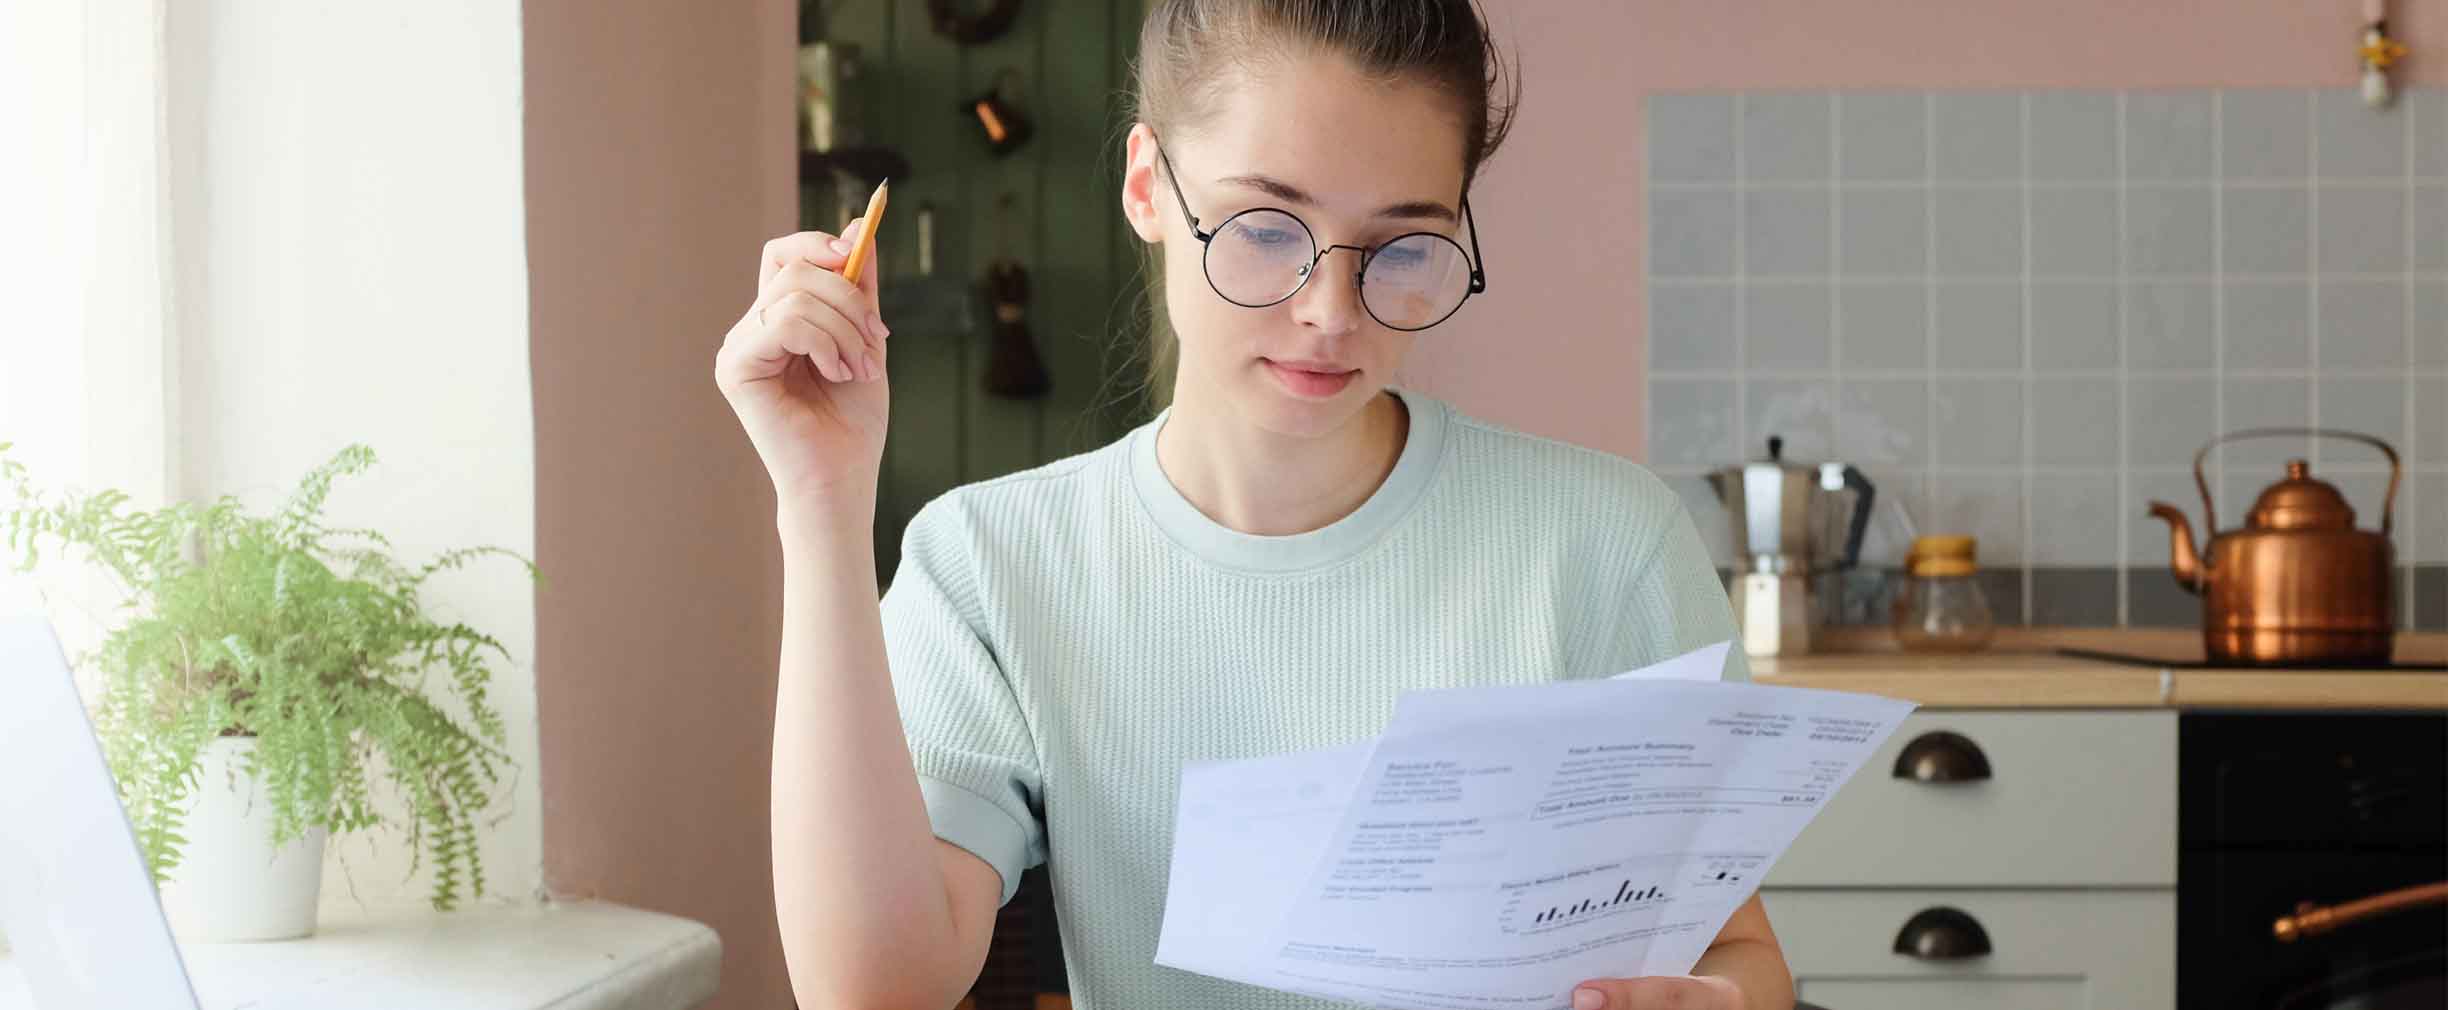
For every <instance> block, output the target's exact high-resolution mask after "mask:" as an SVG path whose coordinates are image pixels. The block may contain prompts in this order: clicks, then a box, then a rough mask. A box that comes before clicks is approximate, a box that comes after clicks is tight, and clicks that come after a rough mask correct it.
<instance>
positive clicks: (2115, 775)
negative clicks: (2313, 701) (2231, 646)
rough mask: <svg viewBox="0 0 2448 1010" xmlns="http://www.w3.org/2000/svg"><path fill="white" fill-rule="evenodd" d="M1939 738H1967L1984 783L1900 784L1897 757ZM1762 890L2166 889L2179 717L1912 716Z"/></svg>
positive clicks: (2170, 872)
mask: <svg viewBox="0 0 2448 1010" xmlns="http://www.w3.org/2000/svg"><path fill="white" fill-rule="evenodd" d="M1939 733H1953V734H1957V735H1958V736H1960V737H1961V738H1962V741H1968V743H1969V747H1970V748H1972V749H1975V750H1977V752H1978V753H1979V755H1980V756H1981V757H1982V758H1985V759H1986V763H1987V768H1988V776H1987V777H1986V778H1981V779H1976V780H1971V781H1957V782H1945V783H1932V782H1925V781H1919V780H1916V779H1913V778H1898V777H1896V774H1895V769H1896V756H1897V754H1899V753H1901V752H1902V751H1904V750H1905V749H1906V748H1908V747H1911V746H1912V745H1913V743H1914V741H1916V740H1922V739H1923V738H1924V737H1925V735H1931V736H1930V740H1931V742H1932V743H1936V742H1937V740H1938V738H1937V737H1936V736H1934V734H1939ZM1925 746H1926V745H1925ZM1938 749H1943V748H1938ZM1767 883H1768V886H1771V887H1776V886H1812V887H1855V886H1907V887H2022V886H2088V885H2103V884H2105V885H2119V886H2173V885H2174V884H2175V883H2176V713H2174V712H2172V711H2151V712H2098V711H2040V712H2029V711H2026V712H1950V711H1925V712H1915V713H1913V714H1912V715H1911V716H1910V717H1908V718H1907V719H1905V721H1904V725H1903V727H1902V728H1901V729H1898V730H1897V731H1896V733H1895V735H1894V736H1893V737H1891V738H1889V739H1888V740H1887V742H1886V743H1885V744H1883V745H1881V746H1880V748H1879V751H1878V753H1877V754H1876V755H1875V756H1873V757H1872V758H1871V759H1870V761H1869V763H1868V764H1865V765H1863V766H1862V769H1861V771H1860V772H1859V773H1858V774H1856V775H1855V776H1854V777H1853V780H1852V781H1850V782H1847V783H1845V786H1844V788H1843V789H1842V790H1840V791H1838V792H1837V794H1836V796H1835V797H1834V798H1833V799H1831V800H1829V801H1828V804H1827V807H1826V808H1825V809H1823V810H1821V811H1820V813H1819V816H1818V817H1817V818H1815V819H1813V820H1812V821H1811V824H1810V826H1809V827H1808V828H1805V829H1803V832H1802V836H1801V838H1799V839H1797V840H1796V841H1795V843H1794V846H1793V848H1792V849H1791V850H1789V851H1787V852H1786V853H1785V857H1784V858H1783V859H1780V860H1778V861H1777V864H1776V866H1775V867H1774V868H1772V869H1771V870H1770V871H1769V874H1768V880H1767Z"/></svg>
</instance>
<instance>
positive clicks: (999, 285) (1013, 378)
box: [981, 193, 1053, 400]
mask: <svg viewBox="0 0 2448 1010" xmlns="http://www.w3.org/2000/svg"><path fill="white" fill-rule="evenodd" d="M1015 202H1017V198H1016V197H1014V196H1013V195H1012V194H1010V193H1005V194H1003V195H1002V196H1001V197H999V198H997V199H996V200H995V258H994V260H993V261H992V262H990V263H988V264H987V265H986V277H985V280H984V281H983V282H981V286H982V287H983V288H984V289H985V292H986V305H987V307H988V309H989V310H990V311H991V313H992V317H993V320H994V321H993V323H992V324H990V326H989V329H988V332H989V333H991V334H992V340H991V342H990V343H989V344H988V350H987V357H986V374H985V376H984V383H983V384H984V386H985V389H986V392H987V394H988V395H991V396H1000V397H1003V398H1005V399H1012V400H1033V399H1036V398H1037V397H1040V396H1044V395H1045V394H1046V390H1048V389H1050V388H1052V386H1053V380H1052V379H1051V378H1050V377H1048V376H1047V375H1046V370H1045V362H1044V360H1043V359H1041V358H1039V357H1038V355H1037V342H1036V341H1035V339H1033V338H1032V337H1030V335H1029V329H1028V300H1029V277H1028V268H1027V267H1024V266H1022V265H1020V261H1019V260H1017V259H1014V258H1012V255H1011V215H1012V205H1013V204H1014V203H1015Z"/></svg>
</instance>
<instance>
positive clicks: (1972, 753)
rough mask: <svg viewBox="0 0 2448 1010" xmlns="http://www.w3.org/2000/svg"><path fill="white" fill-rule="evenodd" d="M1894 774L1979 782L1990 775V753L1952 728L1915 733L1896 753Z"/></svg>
mask: <svg viewBox="0 0 2448 1010" xmlns="http://www.w3.org/2000/svg"><path fill="white" fill-rule="evenodd" d="M1895 777H1897V778H1900V779H1911V780H1913V781H1915V782H1933V783H1938V782H1979V781H1982V780H1984V779H1987V778H1988V777H1989V756H1988V755H1986V754H1983V753H1981V749H1980V745H1979V744H1976V743H1973V742H1972V738H1971V737H1968V736H1965V735H1963V734H1961V733H1957V732H1955V731H1953V730H1944V729H1938V730H1931V731H1929V732H1927V733H1923V734H1921V735H1920V736H1917V737H1914V738H1913V739H1912V742H1911V743H1908V744H1905V745H1904V750H1903V752H1901V753H1899V754H1897V755H1896V763H1895Z"/></svg>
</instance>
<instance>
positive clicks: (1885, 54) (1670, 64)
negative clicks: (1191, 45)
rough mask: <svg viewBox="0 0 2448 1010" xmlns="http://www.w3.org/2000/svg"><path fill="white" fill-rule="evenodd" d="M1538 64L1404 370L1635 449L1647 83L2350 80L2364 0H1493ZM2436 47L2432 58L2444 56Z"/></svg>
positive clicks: (2441, 46) (2423, 65) (1609, 444)
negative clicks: (1428, 334)
mask: <svg viewBox="0 0 2448 1010" xmlns="http://www.w3.org/2000/svg"><path fill="white" fill-rule="evenodd" d="M1485 2H1486V3H1487V5H1488V7H1489V8H1490V14H1491V17H1492V19H1493V20H1494V21H1495V24H1496V28H1497V31H1498V32H1499V34H1500V37H1501V41H1502V42H1503V43H1504V44H1505V45H1506V46H1508V47H1511V48H1513V49H1514V50H1515V51H1516V52H1517V53H1518V56H1519V60H1520V64H1521V66H1522V68H1523V102H1522V106H1521V112H1520V117H1519V119H1518V120H1517V121H1516V125H1515V129H1514V132H1513V136H1512V138H1511V139H1510V140H1508V141H1507V142H1506V146H1505V148H1504V149H1503V150H1502V151H1501V152H1499V153H1498V155H1497V157H1496V160H1494V161H1493V162H1491V163H1489V166H1488V171H1487V174H1486V175H1485V176H1484V177H1483V179H1482V182H1481V184H1480V186H1479V190H1478V192H1476V193H1474V194H1472V197H1471V202H1472V206H1473V209H1474V210H1476V211H1477V212H1478V214H1479V220H1480V227H1481V232H1480V238H1481V241H1482V242H1483V244H1484V247H1485V249H1486V252H1487V258H1488V285H1489V295H1488V297H1487V301H1486V302H1485V303H1484V304H1473V305H1472V306H1471V307H1470V308H1469V309H1468V310H1466V311H1465V312H1464V313H1463V314H1462V316H1461V317H1459V318H1457V320H1456V321H1455V322H1454V323H1452V324H1449V325H1448V326H1447V327H1442V328H1440V329H1439V331H1437V332H1436V333H1435V334H1434V336H1433V337H1432V338H1431V339H1425V340H1422V341H1420V342H1419V344H1417V345H1416V348H1417V349H1416V350H1414V352H1413V357H1412V362H1411V364H1410V366H1409V369H1408V376H1407V378H1408V379H1409V380H1410V381H1411V382H1413V383H1414V384H1416V385H1418V386H1419V387H1421V388H1423V389H1426V390H1429V391H1432V392H1435V393H1437V394H1439V395H1442V396H1445V397H1448V398H1450V399H1452V400H1453V401H1454V402H1455V403H1456V404H1458V405H1460V406H1461V407H1462V408H1463V409H1465V410H1469V411H1472V412H1474V413H1477V414H1480V415H1481V416H1484V417H1487V418H1489V419H1491V420H1495V421H1498V422H1501V423H1505V424H1509V425H1512V426H1515V427H1518V428H1521V429H1523V430H1526V431H1531V432H1535V433H1538V434H1542V435H1548V436H1552V437H1555V438H1561V439H1564V440H1567V441H1571V442H1577V443H1580V444H1583V445H1588V446H1592V447H1595V448H1599V449H1604V450H1607V451H1609V452H1614V453H1618V454H1621V455H1625V456H1631V457H1635V458H1638V457H1639V456H1640V455H1641V451H1642V441H1641V439H1642V432H1641V427H1640V395H1639V391H1640V388H1641V372H1642V361H1643V359H1644V355H1643V351H1642V348H1643V346H1644V343H1643V341H1644V340H1645V339H1646V337H1645V333H1644V327H1643V320H1644V319H1645V318H1646V313H1645V311H1644V308H1643V306H1644V292H1643V290H1642V283H1641V278H1642V277H1643V276H1644V267H1643V262H1642V245H1643V234H1644V230H1645V227H1646V224H1645V219H1644V216H1643V202H1644V196H1643V193H1642V187H1641V178H1642V165H1641V137H1642V133H1643V129H1642V128H1643V122H1642V115H1643V107H1644V104H1645V103H1644V100H1645V99H1646V98H1647V96H1649V95H1651V94H1655V93H1658V92H1672V91H1700V90H1777V89H1784V90H1840V89H1841V90H1852V89H1864V90H1868V89H1888V90H1893V89H1930V90H1970V89H1982V88H1997V89H2006V88H2092V89H2101V88H2201V87H2222V86H2258V87H2274V86H2289V87H2308V86H2341V87H2342V86H2347V85H2351V84H2353V83H2354V82H2355V80H2356V76H2355V73H2356V66H2355V61H2354V48H2355V45H2356V43H2357V39H2358V36H2357V33H2358V28H2359V25H2360V22H2361V18H2360V11H2361V4H2360V3H2359V2H2357V0H2319V2H2314V0H2258V2H2250V3H2240V2H2236V0H2159V2H2154V3H2143V2H2137V0H2047V2H2041V0H1952V2H1940V0H1920V2H1902V0H1842V2H1833V3H1831V2H1828V0H1744V2H1728V0H1644V2H1641V3H1624V2H1617V0H1574V2H1569V3H1567V2H1560V0H1485ZM2390 17H2391V21H2392V23H2393V26H2394V29H2393V30H2394V34H2395V35H2396V36H2397V37H2398V38H2400V39H2401V40H2403V41H2405V42H2406V43H2407V44H2408V45H2409V46H2410V47H2411V48H2412V50H2413V54H2414V55H2412V56H2410V57H2409V58H2408V59H2407V61H2406V62H2405V63H2404V64H2401V65H2400V71H2401V72H2400V74H2399V75H2398V77H2397V79H2398V81H2399V82H2400V83H2401V84H2402V83H2423V84H2438V83H2440V82H2442V81H2448V2H2443V0H2398V2H2396V3H2393V4H2391V15H2390ZM2426 57H2429V58H2428V59H2426Z"/></svg>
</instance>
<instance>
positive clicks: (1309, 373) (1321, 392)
mask: <svg viewBox="0 0 2448 1010" xmlns="http://www.w3.org/2000/svg"><path fill="white" fill-rule="evenodd" d="M1265 361H1266V364H1267V371H1270V372H1273V373H1275V381H1277V382H1279V383H1282V384H1283V387H1284V388H1285V389H1287V390H1290V391H1291V392H1292V394H1293V395H1295V396H1305V397H1309V398H1312V399H1322V398H1325V397H1329V396H1333V395H1335V394H1336V393H1340V392H1342V391H1343V387H1345V386H1349V385H1351V381H1352V377H1353V376H1356V375H1359V374H1360V370H1359V369H1356V368H1353V369H1340V370H1336V369H1331V368H1329V367H1328V366H1321V365H1287V364H1283V363H1281V362H1278V361H1276V360H1275V359H1273V358H1267V359H1265Z"/></svg>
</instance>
